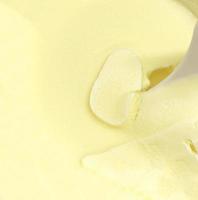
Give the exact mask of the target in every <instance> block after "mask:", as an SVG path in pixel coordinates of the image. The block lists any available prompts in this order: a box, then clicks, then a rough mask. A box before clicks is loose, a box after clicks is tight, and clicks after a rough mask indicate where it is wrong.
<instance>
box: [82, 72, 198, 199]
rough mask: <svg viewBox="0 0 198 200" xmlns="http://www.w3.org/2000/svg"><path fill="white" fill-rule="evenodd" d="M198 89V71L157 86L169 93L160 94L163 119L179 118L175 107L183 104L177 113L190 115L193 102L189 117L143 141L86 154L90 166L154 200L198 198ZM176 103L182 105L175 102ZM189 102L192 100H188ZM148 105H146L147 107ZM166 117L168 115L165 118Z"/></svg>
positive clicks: (161, 90)
mask: <svg viewBox="0 0 198 200" xmlns="http://www.w3.org/2000/svg"><path fill="white" fill-rule="evenodd" d="M176 89H177V95H175V94H174V95H173V93H172V92H173V91H175V90H176ZM197 89H198V76H195V77H190V78H186V79H185V80H182V81H181V80H180V81H177V82H175V83H172V84H171V85H169V86H166V88H160V89H156V90H158V92H157V96H158V97H163V98H159V100H160V101H162V102H161V104H157V103H156V105H155V106H158V109H159V113H158V117H157V116H155V117H156V118H155V119H158V124H160V122H161V121H163V122H164V123H165V120H164V119H170V118H171V117H174V118H176V116H171V115H173V114H171V113H170V112H172V111H171V109H178V110H177V115H184V114H183V113H184V112H183V111H184V109H182V107H183V108H185V109H186V108H187V106H188V109H186V116H185V118H184V119H183V120H180V121H179V122H178V123H176V124H174V125H172V126H169V127H168V128H165V129H161V131H156V132H154V133H153V134H154V135H153V136H150V137H146V138H144V139H139V140H138V141H134V140H132V141H130V142H129V143H126V144H123V145H120V146H118V147H114V148H112V149H111V150H108V151H106V152H104V153H102V154H98V155H93V156H88V157H85V159H83V163H84V166H85V167H87V168H90V169H92V170H94V171H95V172H97V173H98V174H102V175H104V176H106V177H109V178H111V179H112V180H114V181H115V182H117V183H118V184H120V185H122V186H123V187H127V188H131V189H132V190H136V191H138V192H140V193H142V194H143V195H144V196H147V197H148V198H151V199H153V200H158V199H160V200H167V199H168V200H173V199H178V200H196V199H197V196H198V191H197V187H196V185H197V184H198V176H197V174H198V159H197V142H198V134H197V132H198V126H197V125H198V109H197V108H196V107H195V105H196V102H197V100H198V99H197V94H196V92H195V91H196V90H197ZM151 93H153V94H152V97H154V96H155V94H154V93H155V92H152V91H150V94H151ZM185 95H187V96H188V97H187V98H186V97H185ZM173 96H174V100H173ZM147 100H148V99H147ZM180 101H182V102H180ZM165 102H166V104H164V103H165ZM176 102H177V104H178V105H174V104H175V103H176ZM172 103H173V104H172ZM186 103H188V104H189V105H185V104H186ZM144 106H145V104H143V105H142V108H143V107H144ZM164 106H166V110H165V111H163V107H164ZM179 107H180V109H181V110H180V111H179ZM140 110H141V109H140ZM190 111H193V113H194V114H192V113H191V114H190V115H189V113H187V112H190ZM147 112H148V109H147ZM155 114H156V113H155ZM160 116H163V119H161V121H160ZM180 117H181V116H180ZM182 117H184V116H182ZM151 118H154V116H152V117H151ZM145 120H147V119H145ZM141 122H142V125H143V127H145V128H147V127H146V126H145V125H144V121H141ZM151 123H152V122H151ZM152 125H153V124H152Z"/></svg>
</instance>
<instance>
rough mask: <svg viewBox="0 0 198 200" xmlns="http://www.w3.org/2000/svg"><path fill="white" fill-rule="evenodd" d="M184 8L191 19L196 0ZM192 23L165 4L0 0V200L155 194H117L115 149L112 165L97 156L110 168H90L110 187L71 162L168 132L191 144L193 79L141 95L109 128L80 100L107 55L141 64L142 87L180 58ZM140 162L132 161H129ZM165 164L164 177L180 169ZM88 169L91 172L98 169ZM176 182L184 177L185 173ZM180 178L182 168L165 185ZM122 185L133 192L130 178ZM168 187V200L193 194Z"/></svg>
mask: <svg viewBox="0 0 198 200" xmlns="http://www.w3.org/2000/svg"><path fill="white" fill-rule="evenodd" d="M185 4H186V5H187V7H188V8H190V9H191V10H193V12H194V13H196V12H195V11H196V10H197V9H196V5H198V3H196V1H190V3H189V4H188V2H187V1H186V2H185ZM195 22H196V17H195V16H194V15H193V14H192V13H191V11H190V10H188V9H187V8H186V7H185V6H183V5H182V4H180V3H178V2H177V1H174V0H116V1H115V0H72V1H69V0H66V1H64V0H57V1H54V0H44V1H40V0H29V1H22V0H2V1H1V3H0V26H1V29H0V55H1V58H0V110H1V112H0V188H1V190H0V199H2V200H22V199H28V200H54V199H59V200H66V199H68V200H93V199H94V200H112V199H113V200H129V199H130V200H131V199H134V200H137V199H141V200H144V199H145V198H150V197H153V195H160V194H159V193H157V192H156V193H154V192H153V193H152V192H151V191H150V190H147V189H148V188H147V189H145V188H146V184H145V185H144V184H143V183H144V182H142V184H143V185H141V186H140V187H141V189H142V190H139V188H138V189H137V188H134V187H128V189H126V188H125V189H124V187H123V185H125V186H126V183H122V179H123V178H122V172H120V174H117V171H116V170H117V169H116V168H114V165H112V163H114V162H119V159H120V157H123V158H124V159H126V160H128V159H127V158H129V157H130V155H127V152H126V151H125V150H124V151H122V150H121V152H120V153H119V151H118V152H117V151H116V150H115V154H113V158H112V157H111V155H110V154H109V153H107V155H108V156H110V158H111V159H109V161H108V163H106V164H107V165H106V164H105V165H104V168H100V167H99V168H100V170H101V171H103V170H104V171H105V173H106V171H108V172H109V169H112V171H111V170H110V171H111V172H112V173H115V174H114V176H113V179H111V178H107V177H106V174H105V173H103V172H102V174H103V175H104V176H101V173H97V172H96V173H93V172H92V171H91V170H89V169H88V168H84V167H83V166H82V163H81V159H82V158H84V157H85V156H86V155H89V154H95V153H98V152H105V151H107V150H108V149H109V148H111V147H114V146H117V145H120V144H125V143H129V142H131V141H132V140H134V139H135V138H139V139H141V138H143V137H145V136H146V137H148V136H149V135H152V134H154V133H156V132H161V131H162V130H164V129H166V130H169V129H167V128H168V127H170V126H173V127H176V128H174V133H175V135H176V134H179V132H178V131H179V130H181V129H182V131H183V128H182V127H184V130H186V129H185V127H189V135H193V136H194V133H195V132H196V131H198V126H197V125H196V126H193V127H194V128H192V126H191V125H192V123H191V121H190V122H189V123H190V124H188V123H187V121H186V119H188V120H190V119H192V120H195V119H197V118H198V114H197V108H196V105H197V100H198V95H197V94H196V92H195V91H197V89H198V88H197V87H198V84H197V82H198V81H197V79H196V78H195V79H189V80H186V81H184V83H182V85H177V84H174V85H172V86H171V87H170V88H164V89H163V90H161V91H156V92H154V93H149V92H148V93H146V94H145V95H144V97H143V98H142V103H141V107H140V110H139V114H138V117H137V119H136V121H133V120H130V118H129V119H128V120H127V123H125V124H124V126H122V127H117V128H115V127H112V126H109V125H107V124H105V123H104V122H102V121H101V120H98V118H97V117H95V116H94V114H93V113H92V112H91V109H90V107H89V97H90V92H91V89H92V86H93V84H94V82H95V80H96V79H97V77H98V74H99V72H100V71H101V68H102V66H103V65H104V62H105V60H106V59H107V58H108V56H109V55H110V54H111V53H112V52H113V51H114V50H115V49H123V48H126V49H133V50H134V52H135V53H136V54H137V56H138V58H139V59H140V61H141V64H142V69H143V76H144V79H143V80H144V83H143V85H144V87H145V88H148V87H149V81H148V79H147V78H146V77H147V75H150V76H151V77H152V78H151V80H152V84H155V83H156V82H158V81H159V80H160V79H161V78H163V77H164V76H165V75H167V74H168V73H169V69H168V70H166V69H163V70H161V71H160V72H159V71H156V70H157V69H159V68H165V67H169V66H172V67H174V66H176V64H177V63H178V62H179V61H180V59H181V58H182V57H183V55H184V54H185V52H186V50H187V48H188V45H189V43H190V40H191V37H192V31H193V28H194V25H195ZM153 71H155V72H153ZM157 79H158V80H157ZM116 94H117V93H116ZM129 116H130V115H129ZM180 122H181V123H180ZM176 123H177V124H178V125H177V126H176V125H175V126H174V124H176ZM186 123H187V125H186ZM195 124H196V123H195ZM192 129H193V130H192ZM170 132H171V131H167V134H168V135H170V134H171V133H170ZM182 133H183V132H182ZM184 134H186V133H184ZM187 139H189V140H188V141H190V139H191V140H192V141H193V142H194V138H191V137H190V138H187ZM168 141H169V140H168ZM170 141H171V140H170ZM185 141H186V140H185ZM157 144H158V143H157ZM160 145H161V143H160ZM185 145H186V144H185ZM185 145H184V147H186V146H185ZM162 146H163V145H162ZM182 147H183V146H182ZM130 148H133V147H131V146H130ZM171 149H172V151H174V153H173V156H176V157H177V155H175V149H174V148H172V146H171ZM186 149H187V151H185V148H184V149H182V150H183V151H185V153H186V154H185V155H188V156H189V160H188V162H191V164H192V165H191V166H192V167H193V170H192V171H191V172H192V173H193V172H196V167H195V165H194V164H195V163H196V162H195V161H194V160H192V159H193V158H194V157H193V156H194V155H193V154H192V152H190V151H189V149H188V148H186ZM117 153H118V154H120V155H118V154H117ZM142 155H144V154H141V152H137V154H133V155H132V157H134V159H135V158H136V159H138V157H139V156H142ZM150 155H152V153H151V154H150ZM181 155H182V156H183V152H181ZM114 156H115V159H114ZM132 157H130V158H132ZM105 159H106V158H105ZM105 159H104V160H105ZM182 159H183V157H182ZM111 161H112V162H111ZM137 161H138V160H137ZM129 162H131V160H130V159H129ZM183 162H185V159H184V161H183ZM102 163H103V158H102V157H101V163H100V164H102ZM171 163H172V162H171ZM100 164H99V165H100ZM137 164H138V162H137ZM172 164H173V165H174V166H175V167H173V168H174V169H177V166H180V165H175V163H174V162H173V163H172ZM102 165H103V164H102ZM92 167H93V168H95V170H96V171H98V164H96V165H95V164H94V163H93V165H92ZM92 167H91V168H92ZM126 167H127V168H129V170H130V171H133V169H134V168H130V167H131V166H128V165H127V166H126ZM147 167H148V166H147ZM182 167H184V168H186V165H185V164H184V165H182ZM143 170H145V169H143ZM153 170H155V169H153ZM185 173H186V174H185V175H186V176H187V174H189V173H187V171H186V169H185ZM192 173H190V176H189V179H188V181H192V180H191V178H192V176H191V175H192ZM167 174H168V173H167ZM181 174H182V169H180V171H178V172H177V173H176V174H175V176H177V175H181ZM168 175H169V174H168ZM140 177H141V173H140ZM155 180H157V177H156V179H154V180H152V181H155ZM171 180H174V181H175V180H176V179H175V177H172V179H171ZM126 182H127V184H129V185H130V186H131V185H132V184H133V183H132V182H131V179H130V177H129V179H126ZM175 183H177V184H179V183H181V184H183V182H182V181H181V182H179V181H176V182H175ZM184 186H185V185H182V186H181V187H180V188H183V187H184ZM175 187H177V191H178V193H177V194H176V195H178V200H181V198H183V197H185V195H186V194H183V192H185V191H187V193H188V192H189V191H190V195H191V196H192V195H194V194H196V191H195V190H194V189H193V188H192V190H190V188H188V187H187V188H186V189H185V191H182V190H181V189H180V188H179V185H177V186H175ZM189 187H190V186H189ZM181 191H182V192H181ZM180 192H181V193H180ZM166 194H167V193H166V192H165V194H164V195H166ZM157 197H158V196H157ZM179 197H181V198H179ZM162 198H164V196H163V194H162ZM184 199H185V198H184ZM186 199H188V198H186ZM186 199H185V200H186ZM192 199H193V198H192ZM174 200H175V199H174ZM182 200H183V199H182ZM190 200H191V199H190ZM193 200H194V199H193Z"/></svg>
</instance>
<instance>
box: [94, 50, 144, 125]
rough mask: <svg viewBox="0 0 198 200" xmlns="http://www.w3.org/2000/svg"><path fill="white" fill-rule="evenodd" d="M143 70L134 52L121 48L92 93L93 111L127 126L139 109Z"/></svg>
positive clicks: (106, 64)
mask: <svg viewBox="0 0 198 200" xmlns="http://www.w3.org/2000/svg"><path fill="white" fill-rule="evenodd" d="M142 83H143V69H142V64H141V61H140V60H139V58H138V57H137V56H136V54H135V53H134V52H133V51H132V50H131V49H117V50H115V51H114V52H112V54H111V55H110V56H109V57H108V58H107V60H106V61H105V64H104V66H103V67H102V69H101V71H100V73H99V75H98V78H97V79H96V81H95V83H94V85H93V87H92V90H91V94H90V108H91V110H92V111H93V113H94V114H95V115H96V116H97V117H99V118H100V119H101V120H103V121H104V122H106V123H107V124H110V125H114V126H120V125H123V124H124V123H125V122H126V121H127V119H128V117H129V114H130V112H133V115H134V119H135V116H136V114H137V110H138V109H139V104H140V101H141V95H140V94H139V93H140V91H141V90H142V88H143V87H142Z"/></svg>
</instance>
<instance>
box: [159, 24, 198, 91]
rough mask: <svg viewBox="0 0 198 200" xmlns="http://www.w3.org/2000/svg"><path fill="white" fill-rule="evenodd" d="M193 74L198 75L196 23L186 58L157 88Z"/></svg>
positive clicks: (197, 32) (197, 29)
mask: <svg viewBox="0 0 198 200" xmlns="http://www.w3.org/2000/svg"><path fill="white" fill-rule="evenodd" d="M194 74H198V23H197V24H196V26H195V29H194V33H193V38H192V41H191V44H190V47H189V50H188V52H187V54H186V56H185V57H184V59H183V60H182V62H181V63H180V64H179V66H178V67H177V69H176V70H175V71H174V72H173V73H172V74H171V75H170V76H168V78H166V79H165V80H164V81H162V82H161V83H160V84H159V85H157V88H158V87H159V86H161V85H165V84H168V83H170V82H172V81H173V80H178V79H180V78H183V77H186V76H189V75H194Z"/></svg>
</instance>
